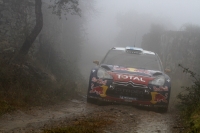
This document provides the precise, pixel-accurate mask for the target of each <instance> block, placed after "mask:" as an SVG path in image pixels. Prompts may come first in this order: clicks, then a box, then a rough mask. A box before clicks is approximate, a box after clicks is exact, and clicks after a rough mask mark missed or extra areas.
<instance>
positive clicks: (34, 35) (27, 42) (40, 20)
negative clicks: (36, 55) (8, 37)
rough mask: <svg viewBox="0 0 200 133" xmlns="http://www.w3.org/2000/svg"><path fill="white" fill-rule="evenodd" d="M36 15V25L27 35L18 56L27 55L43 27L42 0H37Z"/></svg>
mask: <svg viewBox="0 0 200 133" xmlns="http://www.w3.org/2000/svg"><path fill="white" fill-rule="evenodd" d="M35 16H36V25H35V27H34V29H33V30H32V32H31V34H30V35H28V36H27V37H26V40H25V42H24V43H23V45H22V47H21V49H20V51H19V55H20V56H18V57H20V58H24V56H26V55H27V53H28V51H29V49H30V47H31V46H32V44H33V42H34V41H35V39H36V38H37V36H38V34H39V33H40V31H41V30H42V27H43V16H42V0H35Z"/></svg>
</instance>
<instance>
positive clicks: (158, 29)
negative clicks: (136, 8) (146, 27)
mask: <svg viewBox="0 0 200 133" xmlns="http://www.w3.org/2000/svg"><path fill="white" fill-rule="evenodd" d="M164 31H165V29H164V27H163V26H162V25H159V24H152V25H151V28H150V32H149V33H147V34H145V35H144V36H143V40H142V48H144V49H146V50H150V51H153V52H156V53H157V54H158V55H159V56H161V54H160V50H161V35H162V34H163V33H164Z"/></svg>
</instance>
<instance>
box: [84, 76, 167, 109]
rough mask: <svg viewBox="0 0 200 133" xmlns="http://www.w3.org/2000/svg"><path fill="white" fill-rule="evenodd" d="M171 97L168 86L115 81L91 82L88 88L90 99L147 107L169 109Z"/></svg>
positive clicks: (99, 80)
mask: <svg viewBox="0 0 200 133" xmlns="http://www.w3.org/2000/svg"><path fill="white" fill-rule="evenodd" d="M169 96H170V88H169V87H168V86H164V87H159V86H153V85H138V84H134V83H132V82H113V80H102V79H95V80H91V82H90V85H89V88H88V98H93V99H98V100H101V101H106V102H113V103H125V104H132V105H138V106H147V107H168V104H169Z"/></svg>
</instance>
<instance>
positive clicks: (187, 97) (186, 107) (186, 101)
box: [177, 64, 200, 133]
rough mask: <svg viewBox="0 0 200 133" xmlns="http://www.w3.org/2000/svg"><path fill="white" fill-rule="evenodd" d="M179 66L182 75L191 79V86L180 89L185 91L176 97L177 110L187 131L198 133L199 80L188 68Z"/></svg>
mask: <svg viewBox="0 0 200 133" xmlns="http://www.w3.org/2000/svg"><path fill="white" fill-rule="evenodd" d="M179 66H180V67H181V68H182V69H183V72H184V73H187V74H189V75H190V77H191V78H192V85H191V86H190V87H182V88H183V89H185V91H183V92H181V93H180V94H179V95H178V96H177V97H178V99H179V100H180V101H179V107H180V108H179V109H180V111H181V115H182V118H183V120H184V121H185V124H186V127H188V129H187V131H188V132H191V133H197V132H200V79H199V76H198V75H197V74H196V73H194V72H192V71H190V70H189V68H184V67H183V66H182V65H180V64H179Z"/></svg>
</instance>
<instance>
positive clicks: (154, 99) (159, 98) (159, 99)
mask: <svg viewBox="0 0 200 133" xmlns="http://www.w3.org/2000/svg"><path fill="white" fill-rule="evenodd" d="M167 95H168V93H166V94H165V96H163V95H162V94H160V93H157V92H151V96H152V100H151V103H153V104H156V103H157V102H165V103H167V102H168V101H167V97H168V96H167Z"/></svg>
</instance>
